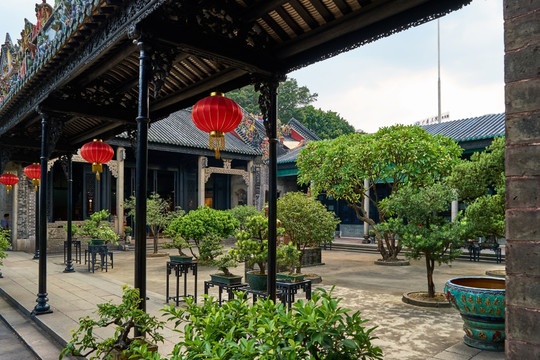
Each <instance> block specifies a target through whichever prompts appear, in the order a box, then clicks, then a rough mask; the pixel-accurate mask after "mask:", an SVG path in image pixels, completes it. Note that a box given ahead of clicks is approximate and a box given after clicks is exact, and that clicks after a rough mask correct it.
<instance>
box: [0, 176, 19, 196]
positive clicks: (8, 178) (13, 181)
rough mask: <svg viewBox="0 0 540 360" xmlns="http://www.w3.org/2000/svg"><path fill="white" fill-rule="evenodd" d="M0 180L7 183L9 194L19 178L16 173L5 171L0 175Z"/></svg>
mask: <svg viewBox="0 0 540 360" xmlns="http://www.w3.org/2000/svg"><path fill="white" fill-rule="evenodd" d="M0 182H1V183H2V184H4V185H6V190H7V193H8V194H9V190H11V189H12V188H13V185H15V184H16V183H18V182H19V178H18V177H17V175H15V174H11V173H4V174H2V176H0Z"/></svg>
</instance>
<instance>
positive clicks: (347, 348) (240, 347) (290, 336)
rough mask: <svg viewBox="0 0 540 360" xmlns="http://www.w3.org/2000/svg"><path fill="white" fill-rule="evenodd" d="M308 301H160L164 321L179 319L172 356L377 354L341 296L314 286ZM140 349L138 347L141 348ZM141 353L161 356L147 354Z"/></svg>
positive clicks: (269, 359)
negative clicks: (165, 304)
mask: <svg viewBox="0 0 540 360" xmlns="http://www.w3.org/2000/svg"><path fill="white" fill-rule="evenodd" d="M318 290H319V291H315V292H314V293H313V296H312V299H311V300H309V301H303V300H298V301H297V302H296V303H295V304H294V305H293V308H292V310H291V311H289V312H287V310H286V308H285V307H284V306H283V304H280V303H278V304H275V303H274V302H273V301H271V300H259V301H257V302H255V303H254V304H253V305H250V304H249V303H248V301H247V298H246V296H245V294H243V293H238V294H237V298H236V299H233V300H231V301H227V302H225V303H224V304H223V306H221V307H220V306H219V304H218V303H217V302H216V301H214V300H213V299H212V298H209V297H206V296H205V299H204V300H203V302H202V304H196V303H195V302H194V301H193V299H187V306H186V307H185V308H176V307H174V306H172V305H171V306H170V307H166V308H165V309H164V312H165V314H166V315H167V316H168V320H169V321H174V322H175V324H176V326H177V327H178V326H179V325H180V324H182V323H185V327H184V329H183V331H182V330H177V331H178V332H179V333H181V334H182V337H181V338H180V341H179V342H178V343H177V344H175V347H174V350H173V352H172V357H171V358H172V359H186V360H189V359H220V360H233V359H236V360H244V359H259V360H275V359H290V360H293V359H309V360H316V359H329V360H332V359H336V360H337V359H340V360H349V359H350V360H352V359H355V360H356V359H382V351H381V349H380V348H378V347H376V346H373V345H372V344H371V341H372V340H374V339H375V337H373V336H372V331H373V330H374V329H375V328H370V329H366V328H365V327H364V326H365V323H366V320H363V319H362V318H361V316H360V313H359V312H355V313H353V314H350V310H349V309H346V308H342V307H340V306H339V303H340V301H341V299H335V298H333V297H332V293H331V292H329V293H328V292H326V291H325V290H323V289H318ZM141 354H144V352H141ZM145 358H146V359H154V360H157V359H164V358H162V357H161V356H159V355H151V356H149V357H145Z"/></svg>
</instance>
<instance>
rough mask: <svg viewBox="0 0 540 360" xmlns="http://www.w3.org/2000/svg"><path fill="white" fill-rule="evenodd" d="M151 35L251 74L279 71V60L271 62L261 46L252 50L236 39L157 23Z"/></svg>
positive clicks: (267, 74)
mask: <svg viewBox="0 0 540 360" xmlns="http://www.w3.org/2000/svg"><path fill="white" fill-rule="evenodd" d="M158 29H159V34H154V35H155V36H156V37H157V38H158V39H159V40H160V41H161V42H162V43H165V44H169V45H170V46H176V47H178V48H179V49H180V51H182V52H184V53H187V54H190V55H194V56H199V57H203V58H207V59H210V60H214V61H216V62H220V63H223V64H227V65H229V66H232V67H235V68H238V69H242V70H244V71H246V72H250V73H258V74H261V75H266V76H270V75H272V74H273V73H275V72H277V71H279V68H280V67H279V63H276V62H275V61H271V56H270V55H269V54H268V52H267V51H266V50H264V49H255V48H253V47H250V46H248V45H247V44H246V45H245V46H244V45H240V43H239V41H233V40H228V39H225V38H215V37H209V36H206V35H204V34H202V33H201V32H200V31H197V30H196V29H195V30H194V29H192V28H187V27H181V26H173V25H168V26H165V25H160V26H159V27H158Z"/></svg>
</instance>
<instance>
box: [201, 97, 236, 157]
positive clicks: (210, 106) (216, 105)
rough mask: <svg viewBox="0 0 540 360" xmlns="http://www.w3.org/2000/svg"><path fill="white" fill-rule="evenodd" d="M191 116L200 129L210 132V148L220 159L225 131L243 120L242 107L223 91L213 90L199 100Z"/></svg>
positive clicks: (223, 146) (233, 127)
mask: <svg viewBox="0 0 540 360" xmlns="http://www.w3.org/2000/svg"><path fill="white" fill-rule="evenodd" d="M191 118H192V120H193V123H194V124H195V126H197V128H199V130H202V131H204V132H207V133H209V135H210V136H209V140H210V150H214V151H215V153H216V159H219V151H220V150H225V133H227V132H230V131H233V130H234V129H236V127H237V126H238V124H239V123H240V121H241V120H242V109H240V106H238V104H237V103H235V102H234V101H233V100H231V99H228V98H226V97H225V96H223V93H216V92H213V93H211V94H210V96H208V97H205V98H204V99H201V100H199V101H197V103H196V104H195V105H194V106H193V110H192V111H191Z"/></svg>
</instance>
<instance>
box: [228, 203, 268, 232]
mask: <svg viewBox="0 0 540 360" xmlns="http://www.w3.org/2000/svg"><path fill="white" fill-rule="evenodd" d="M228 211H229V213H230V214H231V215H232V217H233V218H235V219H236V220H238V222H239V223H240V226H239V227H238V228H237V229H236V230H245V229H246V223H247V221H248V218H249V217H251V216H255V215H263V212H262V210H257V209H256V208H255V206H251V205H238V206H236V207H234V208H232V209H230V210H228Z"/></svg>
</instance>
